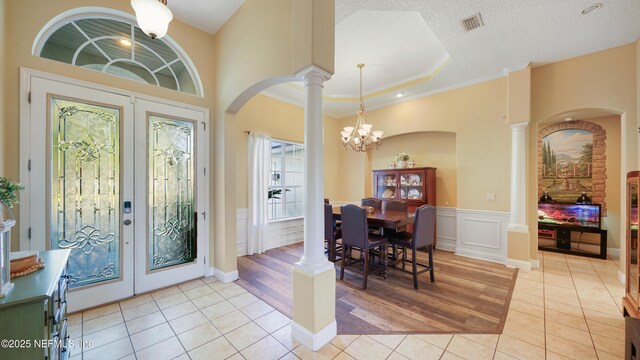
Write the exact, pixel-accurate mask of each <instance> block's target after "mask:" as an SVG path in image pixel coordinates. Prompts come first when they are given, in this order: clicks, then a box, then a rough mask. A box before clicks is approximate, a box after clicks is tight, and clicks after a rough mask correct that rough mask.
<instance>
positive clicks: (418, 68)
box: [265, 0, 640, 117]
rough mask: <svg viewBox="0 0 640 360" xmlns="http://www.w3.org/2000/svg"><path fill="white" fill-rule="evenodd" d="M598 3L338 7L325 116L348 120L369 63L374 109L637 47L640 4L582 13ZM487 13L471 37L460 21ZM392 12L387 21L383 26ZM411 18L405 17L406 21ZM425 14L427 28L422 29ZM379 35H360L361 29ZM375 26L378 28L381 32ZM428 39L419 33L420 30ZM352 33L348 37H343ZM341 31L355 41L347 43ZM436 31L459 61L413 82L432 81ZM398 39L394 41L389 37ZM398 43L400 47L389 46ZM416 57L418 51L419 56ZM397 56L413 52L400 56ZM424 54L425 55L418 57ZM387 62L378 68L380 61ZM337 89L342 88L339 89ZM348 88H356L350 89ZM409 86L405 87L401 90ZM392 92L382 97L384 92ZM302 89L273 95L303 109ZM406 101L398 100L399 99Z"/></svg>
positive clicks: (540, 0)
mask: <svg viewBox="0 0 640 360" xmlns="http://www.w3.org/2000/svg"><path fill="white" fill-rule="evenodd" d="M593 3H594V0H592V1H589V0H571V1H568V0H535V1H531V0H511V1H504V0H482V1H480V0H430V1H424V0H409V1H396V0H336V73H335V75H334V77H333V78H332V79H331V80H329V81H328V82H327V84H326V87H325V97H326V98H325V104H324V109H325V112H326V113H327V114H330V115H333V116H339V117H341V116H347V115H352V114H354V113H355V112H356V111H357V109H358V104H357V100H355V101H348V100H347V99H343V98H341V97H344V96H352V95H354V94H357V92H358V80H357V76H358V69H357V68H356V67H355V65H356V64H357V63H358V62H363V63H365V64H371V66H369V65H367V67H365V69H364V87H365V95H367V94H368V95H369V96H367V98H366V100H365V104H366V106H367V109H374V108H379V107H383V106H387V105H390V104H393V103H397V102H401V101H407V100H409V99H413V98H416V97H420V96H424V95H428V94H432V93H437V92H441V91H444V90H447V89H451V88H455V87H460V86H464V85H467V84H472V83H477V82H481V81H484V80H489V79H494V78H497V77H500V76H504V75H505V74H506V73H507V72H508V71H514V70H519V69H522V68H524V67H525V66H527V64H529V63H531V64H532V65H533V66H536V65H540V64H545V63H549V62H554V61H558V60H562V59H567V58H571V57H575V56H580V55H584V54H587V53H591V52H595V51H599V50H604V49H608V48H612V47H616V46H620V45H624V44H628V43H631V42H634V41H636V40H637V39H638V37H640V21H638V19H640V1H638V0H615V1H614V0H611V1H609V2H605V3H604V6H603V7H602V8H601V9H600V10H598V11H596V12H594V13H591V14H589V15H581V14H580V11H581V10H582V9H583V8H585V7H587V6H590V5H592V4H593ZM478 12H480V13H481V14H482V18H483V20H484V23H485V26H483V27H481V28H478V29H475V30H472V31H470V32H468V33H467V32H465V31H464V29H463V27H462V25H461V24H460V20H462V19H464V18H466V17H468V16H471V15H473V14H475V13H478ZM384 13H388V14H387V17H386V19H392V20H393V21H381V20H380V19H382V18H383V17H384ZM403 13H404V14H403ZM416 14H419V15H420V17H421V18H422V19H423V21H424V25H418V23H419V22H418V21H417V20H418V19H417V17H416ZM372 24H373V25H377V27H378V28H379V30H375V29H374V30H372V31H357V29H358V27H362V28H363V29H372ZM374 27H375V26H374ZM417 27H420V28H421V33H416V30H415V29H416V28H417ZM343 30H345V31H343ZM341 32H345V33H347V35H346V36H349V35H350V34H351V35H357V36H353V37H354V39H356V38H357V39H356V40H359V41H361V42H360V43H358V45H357V46H356V45H353V43H352V42H353V41H355V40H354V39H351V40H349V41H345V40H344V39H342V38H341V36H345V35H341ZM430 32H432V33H433V34H434V35H435V36H436V37H437V39H439V40H440V43H441V44H442V46H443V47H444V49H445V50H446V51H447V52H448V53H449V54H450V56H451V58H452V60H451V61H450V62H449V63H447V64H446V66H443V67H441V71H440V72H437V74H436V75H435V76H434V77H433V78H432V79H430V78H428V77H423V78H419V79H418V81H412V82H409V83H407V78H408V77H409V78H411V75H407V74H414V76H415V74H419V73H421V72H422V73H423V74H428V73H429V66H426V65H425V64H424V63H423V61H424V60H423V59H425V58H429V57H432V58H433V57H434V54H433V51H432V50H431V49H429V48H426V47H424V46H423V45H424V43H423V41H424V39H425V38H429V36H430ZM386 33H389V34H393V35H392V37H391V39H389V38H388V37H387V36H385V35H384V34H386ZM389 43H393V46H396V48H393V47H389ZM412 48H413V50H415V51H414V52H412V51H411V50H412ZM397 49H404V51H406V53H404V54H403V55H398V54H397V51H398V50H397ZM417 49H420V50H417ZM376 56H377V57H379V58H385V59H386V62H385V64H384V65H385V67H386V68H382V67H377V65H376V60H372V59H373V58H374V57H376ZM334 82H335V83H336V85H334V84H333V83H334ZM348 83H351V88H349V86H348ZM398 83H401V84H402V83H406V85H405V86H400V87H397V86H395V87H394V86H393V85H397V84H398ZM385 84H386V88H387V90H388V91H387V92H382V93H380V91H379V90H380V89H381V88H385ZM300 88H301V87H300V86H298V85H296V86H291V85H287V84H284V85H279V86H275V87H272V88H270V89H268V90H267V91H266V92H265V93H266V94H267V95H271V96H273V97H276V98H279V99H282V100H286V101H289V102H292V103H295V104H299V105H302V104H303V93H302V91H301V90H300ZM400 91H401V92H403V93H405V97H403V98H400V99H398V98H396V97H395V96H394V95H395V93H396V92H400Z"/></svg>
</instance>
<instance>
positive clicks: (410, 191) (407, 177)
mask: <svg viewBox="0 0 640 360" xmlns="http://www.w3.org/2000/svg"><path fill="white" fill-rule="evenodd" d="M423 182H424V174H422V173H418V172H415V173H405V174H402V175H400V199H403V200H419V201H424V186H423Z"/></svg>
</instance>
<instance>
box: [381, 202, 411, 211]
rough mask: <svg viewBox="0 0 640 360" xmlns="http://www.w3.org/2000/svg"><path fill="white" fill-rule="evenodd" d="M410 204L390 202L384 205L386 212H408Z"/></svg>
mask: <svg viewBox="0 0 640 360" xmlns="http://www.w3.org/2000/svg"><path fill="white" fill-rule="evenodd" d="M408 207H409V204H408V203H407V202H406V201H402V200H389V201H387V202H386V203H385V204H384V209H385V210H394V211H405V212H406V211H407V209H408Z"/></svg>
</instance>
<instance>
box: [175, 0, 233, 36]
mask: <svg viewBox="0 0 640 360" xmlns="http://www.w3.org/2000/svg"><path fill="white" fill-rule="evenodd" d="M243 3H244V0H169V1H168V2H167V6H169V9H171V12H173V16H175V17H176V19H179V20H180V21H183V22H185V23H187V24H190V25H191V26H193V27H196V28H198V29H200V30H203V31H206V32H208V33H209V34H215V33H216V32H217V31H218V30H219V29H220V28H221V27H222V25H224V23H226V22H227V20H229V18H230V17H231V16H232V15H233V14H234V13H235V12H236V11H237V10H238V9H239V8H240V6H241V5H242V4H243Z"/></svg>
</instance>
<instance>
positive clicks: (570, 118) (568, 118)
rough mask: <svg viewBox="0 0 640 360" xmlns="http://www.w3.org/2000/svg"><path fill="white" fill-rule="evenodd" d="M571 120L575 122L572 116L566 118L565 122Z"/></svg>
mask: <svg viewBox="0 0 640 360" xmlns="http://www.w3.org/2000/svg"><path fill="white" fill-rule="evenodd" d="M571 120H573V117H572V116H570V117H566V118H564V121H571Z"/></svg>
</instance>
